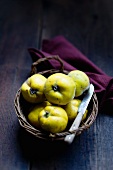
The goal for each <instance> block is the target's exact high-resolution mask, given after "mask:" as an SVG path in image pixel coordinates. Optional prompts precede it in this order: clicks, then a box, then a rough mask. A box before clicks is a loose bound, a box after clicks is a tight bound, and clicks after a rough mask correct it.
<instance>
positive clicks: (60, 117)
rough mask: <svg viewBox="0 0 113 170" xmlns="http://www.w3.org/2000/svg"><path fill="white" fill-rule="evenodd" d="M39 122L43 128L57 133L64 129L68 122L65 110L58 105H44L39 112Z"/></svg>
mask: <svg viewBox="0 0 113 170" xmlns="http://www.w3.org/2000/svg"><path fill="white" fill-rule="evenodd" d="M39 123H40V126H41V128H42V129H43V130H45V131H47V132H50V133H59V132H62V131H64V130H65V128H66V126H67V124H68V116H67V113H66V111H65V110H64V109H63V108H61V107H59V106H53V105H52V106H46V107H45V108H44V109H43V110H42V111H41V112H40V113H39Z"/></svg>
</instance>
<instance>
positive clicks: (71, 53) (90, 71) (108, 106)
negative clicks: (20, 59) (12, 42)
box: [28, 36, 113, 113]
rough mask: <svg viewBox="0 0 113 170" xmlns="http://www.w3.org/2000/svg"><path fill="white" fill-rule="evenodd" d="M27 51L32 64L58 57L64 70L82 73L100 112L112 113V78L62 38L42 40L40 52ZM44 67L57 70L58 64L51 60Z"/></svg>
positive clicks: (36, 50)
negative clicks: (89, 85) (43, 59)
mask: <svg viewBox="0 0 113 170" xmlns="http://www.w3.org/2000/svg"><path fill="white" fill-rule="evenodd" d="M28 51H29V53H30V55H31V57H32V60H33V62H34V61H36V60H37V59H39V58H42V57H47V56H49V55H59V57H60V58H61V59H62V60H63V62H64V68H65V70H68V71H71V70H74V69H78V70H81V71H84V72H85V73H86V74H87V75H88V76H89V78H90V81H91V83H93V85H94V87H95V92H96V94H97V97H98V101H99V108H100V110H104V111H105V112H106V111H107V112H108V113H110V112H112V108H113V78H112V77H110V76H108V75H107V74H105V73H104V72H103V71H102V70H101V69H100V68H98V67H97V66H96V65H95V64H94V63H93V62H91V61H90V60H89V59H88V58H87V57H86V56H85V55H83V54H82V53H81V52H80V51H79V50H78V49H77V48H76V47H75V46H73V45H72V44H71V43H70V42H68V41H67V40H66V39H65V38H64V37H63V36H57V37H55V38H53V39H50V40H43V42H42V49H41V50H38V49H35V48H29V49H28ZM45 67H46V68H47V67H48V68H50V67H53V68H57V67H58V63H57V62H56V61H55V60H53V61H50V63H49V64H47V65H44V68H45ZM41 68H42V67H41ZM39 69H40V68H39ZM39 71H40V70H39Z"/></svg>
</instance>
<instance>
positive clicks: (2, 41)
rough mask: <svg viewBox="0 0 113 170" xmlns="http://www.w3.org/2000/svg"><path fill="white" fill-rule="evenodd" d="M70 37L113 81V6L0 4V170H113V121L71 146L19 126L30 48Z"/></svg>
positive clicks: (103, 116)
mask: <svg viewBox="0 0 113 170" xmlns="http://www.w3.org/2000/svg"><path fill="white" fill-rule="evenodd" d="M57 35H63V36H65V37H66V38H67V39H68V40H69V41H70V42H71V43H73V44H74V45H75V46H76V47H77V48H78V49H80V50H81V51H82V52H83V53H84V54H85V55H86V56H87V57H88V58H89V59H90V60H92V61H93V62H94V63H95V64H96V65H97V66H99V67H100V68H101V69H103V71H104V72H105V73H106V74H108V75H110V76H113V1H112V0H109V1H105V0H98V1H97V0H92V1H91V0H86V1H83V0H76V1H75V0H70V1H69V0H43V1H41V0H38V1H35V0H33V1H31V0H28V1H22V0H16V1H13V0H1V1H0V170H75V169H77V170H86V169H87V170H112V169H113V133H112V129H113V116H112V115H109V109H112V108H108V113H99V115H98V117H97V120H96V122H95V123H94V124H93V125H92V126H91V128H90V129H89V130H87V131H85V132H84V133H83V134H82V135H80V136H77V137H76V139H75V140H74V142H73V143H72V145H70V146H67V145H65V144H64V143H63V142H53V143H51V142H45V141H42V140H39V139H36V138H35V137H33V136H32V135H30V134H28V133H27V132H25V131H24V130H23V129H22V128H20V125H19V123H18V120H17V117H16V114H15V110H14V104H13V100H14V97H15V93H16V91H17V90H18V88H19V87H20V85H21V84H22V82H23V81H24V80H26V78H27V76H28V75H29V71H30V67H31V63H32V60H31V58H30V56H29V53H28V51H27V48H28V47H35V48H41V42H42V40H43V39H45V38H53V37H54V36H57Z"/></svg>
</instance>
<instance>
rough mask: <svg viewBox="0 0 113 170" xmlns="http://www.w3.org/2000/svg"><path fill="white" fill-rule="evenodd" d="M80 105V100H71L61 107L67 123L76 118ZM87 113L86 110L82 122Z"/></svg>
mask: <svg viewBox="0 0 113 170" xmlns="http://www.w3.org/2000/svg"><path fill="white" fill-rule="evenodd" d="M80 104H81V100H80V99H73V100H71V101H70V102H69V103H68V104H67V105H65V106H64V107H63V108H64V109H65V111H66V113H67V115H68V120H69V121H73V120H74V119H75V118H76V116H77V114H78V108H79V106H80ZM87 113H88V110H86V112H85V114H84V115H83V118H82V120H85V119H86V116H87Z"/></svg>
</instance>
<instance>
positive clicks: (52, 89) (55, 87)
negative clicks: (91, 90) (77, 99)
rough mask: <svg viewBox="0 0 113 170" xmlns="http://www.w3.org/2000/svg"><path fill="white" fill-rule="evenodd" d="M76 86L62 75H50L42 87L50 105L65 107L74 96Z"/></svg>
mask: <svg viewBox="0 0 113 170" xmlns="http://www.w3.org/2000/svg"><path fill="white" fill-rule="evenodd" d="M75 90H76V84H75V82H74V81H73V79H72V78H71V77H69V76H68V75H66V74H63V73H55V74H52V75H50V76H49V77H48V78H47V80H46V82H45V87H44V94H45V96H46V99H47V100H48V101H49V102H50V103H54V104H58V105H66V104H67V103H68V102H69V101H71V100H72V99H73V98H74V96H75Z"/></svg>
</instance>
